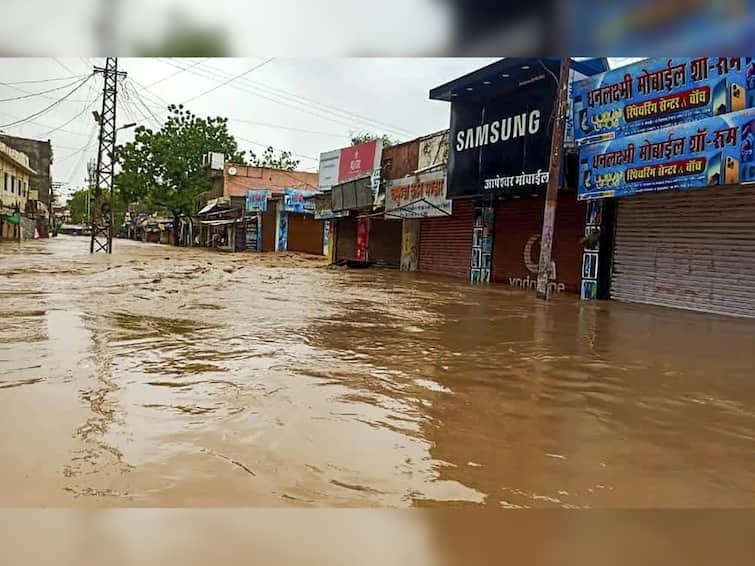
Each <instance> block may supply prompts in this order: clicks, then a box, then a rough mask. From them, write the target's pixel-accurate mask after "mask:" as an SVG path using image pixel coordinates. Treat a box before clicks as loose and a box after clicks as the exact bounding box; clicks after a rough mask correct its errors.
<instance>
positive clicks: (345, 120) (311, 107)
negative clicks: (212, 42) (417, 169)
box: [166, 61, 415, 137]
mask: <svg viewBox="0 0 755 566" xmlns="http://www.w3.org/2000/svg"><path fill="white" fill-rule="evenodd" d="M166 63H167V64H169V65H173V66H175V67H177V68H183V67H180V66H179V65H177V64H175V63H174V62H173V61H166ZM191 72H192V74H195V75H197V76H200V77H202V78H205V79H208V78H209V79H211V80H219V79H222V78H224V77H222V76H220V75H218V74H217V73H215V72H213V71H205V70H203V69H202V70H201V72H200V70H199V69H193V70H192V71H191ZM242 82H243V81H242ZM245 84H246V83H245ZM231 86H232V87H233V88H236V89H237V90H240V91H242V92H245V93H247V94H251V95H252V96H256V97H259V98H263V99H265V100H269V101H271V102H274V103H276V104H281V105H283V106H288V107H290V108H292V109H294V110H298V111H299V112H303V113H305V114H309V115H311V116H315V117H318V118H321V119H324V120H328V121H330V122H334V123H338V124H341V125H345V126H348V127H350V128H356V129H362V128H363V126H364V125H366V126H367V127H368V128H376V127H378V128H380V129H383V130H385V131H387V132H389V133H392V134H394V135H398V136H400V137H405V136H406V135H408V134H411V133H410V132H408V131H406V130H403V129H398V128H395V127H392V126H388V125H381V124H379V123H376V121H374V120H372V119H362V120H357V121H355V120H354V119H353V118H349V116H344V115H339V114H338V113H337V112H336V111H333V110H328V109H325V108H317V107H316V106H315V105H319V103H316V102H314V101H309V102H308V101H306V100H305V99H302V100H296V97H297V96H298V95H292V94H285V95H281V94H278V93H276V92H274V91H273V92H267V93H266V92H264V91H263V92H259V87H256V86H252V87H249V86H248V85H247V86H242V85H238V84H234V85H231ZM253 88H256V89H257V90H252V89H253ZM265 88H267V89H268V90H271V89H270V87H265ZM284 96H287V97H288V98H289V99H286V98H283V97H284ZM343 112H345V111H343ZM343 112H342V113H343ZM359 122H361V123H362V124H363V126H361V127H360V126H358V123H359ZM411 135H412V136H413V135H415V134H411Z"/></svg>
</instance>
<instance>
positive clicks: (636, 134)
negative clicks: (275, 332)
mask: <svg viewBox="0 0 755 566" xmlns="http://www.w3.org/2000/svg"><path fill="white" fill-rule="evenodd" d="M754 72H755V63H753V62H752V61H751V60H750V59H749V58H719V57H703V58H697V59H693V58H674V59H672V60H671V61H669V60H668V59H663V60H662V61H661V60H653V59H651V60H646V61H643V62H641V63H638V64H636V65H631V66H628V67H624V68H620V69H616V70H614V71H612V72H611V73H606V74H605V75H604V76H603V77H600V83H599V84H596V83H594V82H590V81H584V84H579V85H577V86H578V87H579V88H576V89H575V96H576V97H579V98H581V99H582V100H588V99H589V100H592V101H593V102H592V106H591V107H590V106H589V105H588V106H587V108H576V109H575V112H580V111H581V113H582V120H583V122H584V123H585V124H586V125H588V126H590V127H589V128H585V129H587V130H591V131H587V132H582V133H579V134H578V135H580V136H581V137H582V138H583V139H582V140H581V141H582V145H583V146H582V148H581V150H580V160H579V163H580V186H579V197H580V199H582V200H585V201H587V202H588V203H589V213H588V215H587V228H586V230H587V231H592V232H594V233H595V234H596V237H595V242H594V244H593V245H592V246H591V247H590V249H585V252H584V255H583V268H582V277H583V281H582V287H583V291H582V294H583V297H584V298H587V299H592V298H611V299H616V300H619V301H625V302H632V303H645V304H652V305H660V306H668V307H677V308H684V309H690V310H697V311H703V312H710V313H717V314H724V315H733V316H745V317H753V316H755V291H754V289H755V189H753V184H752V183H753V181H755V152H754V150H753V148H754V147H755V143H754V142H755V109H751V108H749V107H751V106H755V80H753V79H752V77H753V76H755V73H754ZM748 77H749V78H748ZM666 78H668V81H667V80H666ZM615 84H618V85H623V87H622V88H620V89H617V90H618V92H619V94H618V95H617V97H616V99H614V98H613V97H608V98H610V100H609V99H608V98H607V99H606V100H604V98H603V96H602V95H601V94H600V93H601V92H602V91H603V89H608V90H609V91H610V90H611V89H612V88H613V87H612V85H615ZM722 93H723V94H722ZM636 108H641V109H642V112H643V119H642V120H639V121H633V120H630V121H626V120H625V117H633V116H634V115H635V110H634V109H636ZM690 109H692V110H694V112H693V111H691V110H690ZM611 112H615V113H616V115H617V116H619V117H620V119H619V120H618V121H617V122H615V123H613V124H607V123H605V122H601V121H600V120H597V119H593V115H596V114H597V115H602V114H605V113H611ZM638 122H639V123H638ZM606 133H609V134H611V135H612V137H613V139H611V140H610V141H599V140H600V135H601V134H606ZM596 140H597V141H596Z"/></svg>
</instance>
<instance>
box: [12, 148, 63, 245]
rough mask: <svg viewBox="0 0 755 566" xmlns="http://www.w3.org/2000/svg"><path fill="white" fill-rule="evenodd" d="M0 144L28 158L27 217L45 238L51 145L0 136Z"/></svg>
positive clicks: (50, 196)
mask: <svg viewBox="0 0 755 566" xmlns="http://www.w3.org/2000/svg"><path fill="white" fill-rule="evenodd" d="M0 142H3V143H4V144H6V145H7V146H8V147H11V148H13V149H15V150H16V151H19V152H21V153H24V154H25V155H26V156H27V157H28V158H29V167H30V168H31V169H32V170H33V171H34V173H30V174H29V198H28V201H29V204H28V206H27V209H26V210H28V216H29V217H31V218H33V219H34V220H35V223H36V226H37V231H38V233H39V235H40V236H41V237H47V236H48V235H49V232H50V229H51V228H52V225H51V222H52V214H51V211H52V206H53V202H52V201H53V194H52V193H53V190H52V173H51V170H50V168H51V166H52V162H53V152H52V144H51V142H50V140H46V141H41V140H34V139H29V138H21V137H17V136H10V135H8V134H0Z"/></svg>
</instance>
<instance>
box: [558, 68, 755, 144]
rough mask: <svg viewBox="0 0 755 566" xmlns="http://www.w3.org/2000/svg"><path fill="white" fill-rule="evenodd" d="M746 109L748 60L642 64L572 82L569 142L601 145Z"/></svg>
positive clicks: (751, 81)
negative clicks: (572, 139) (572, 137)
mask: <svg viewBox="0 0 755 566" xmlns="http://www.w3.org/2000/svg"><path fill="white" fill-rule="evenodd" d="M752 107H755V61H753V58H752V57H696V58H695V57H672V58H667V57H664V58H657V59H646V60H643V61H640V62H638V63H634V64H632V65H627V66H624V67H619V68H616V69H613V70H611V71H608V72H605V73H602V74H599V75H594V76H592V77H589V78H586V79H583V80H581V81H578V82H576V83H574V88H573V93H572V108H573V112H574V115H573V121H574V138H575V141H576V143H577V144H578V145H586V144H590V143H601V142H605V141H609V140H612V139H616V138H618V137H621V136H627V135H633V134H636V133H639V132H643V131H648V130H654V129H659V128H665V127H668V126H671V125H674V124H680V123H683V122H690V121H693V120H700V119H703V118H709V117H711V116H720V115H724V114H728V113H731V112H738V111H740V110H745V109H747V108H752Z"/></svg>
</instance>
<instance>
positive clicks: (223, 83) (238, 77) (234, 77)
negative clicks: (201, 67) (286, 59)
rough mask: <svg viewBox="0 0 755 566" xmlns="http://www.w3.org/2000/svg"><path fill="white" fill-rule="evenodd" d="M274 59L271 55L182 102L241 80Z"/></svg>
mask: <svg viewBox="0 0 755 566" xmlns="http://www.w3.org/2000/svg"><path fill="white" fill-rule="evenodd" d="M273 60H275V57H270V58H269V59H266V60H265V61H263V62H262V63H260V64H258V65H254V66H253V67H251V68H250V69H247V70H246V71H244V72H243V73H239V74H238V75H234V76H232V77H231V78H230V79H227V80H225V81H223V82H222V83H220V84H218V85H215V86H214V87H212V88H211V89H209V90H206V91H204V92H202V93H200V94H197V95H196V96H192V97H191V98H187V99H186V100H184V101H183V102H182V104H188V103H189V102H193V101H194V100H196V99H197V98H201V97H203V96H205V95H206V94H210V93H211V92H214V91H216V90H218V89H219V88H221V87H224V86H225V85H227V84H230V83H232V82H233V81H236V80H239V79H241V78H242V77H244V76H245V75H248V74H249V73H251V72H252V71H256V70H257V69H260V68H262V67H264V66H265V65H267V64H268V63H270V62H271V61H273ZM183 70H184V71H187V70H189V68H188V67H187V68H185V69H183Z"/></svg>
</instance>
